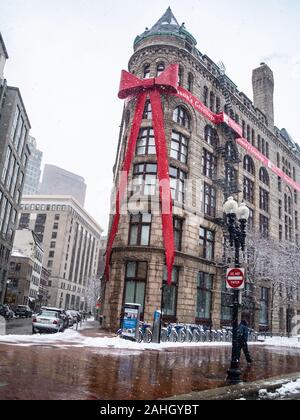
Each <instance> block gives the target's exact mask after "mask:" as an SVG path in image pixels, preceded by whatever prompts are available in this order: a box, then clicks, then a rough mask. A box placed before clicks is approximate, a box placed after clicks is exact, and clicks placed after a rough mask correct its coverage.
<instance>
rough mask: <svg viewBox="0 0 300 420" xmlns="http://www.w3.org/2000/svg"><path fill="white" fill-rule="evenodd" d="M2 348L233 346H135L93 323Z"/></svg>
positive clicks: (288, 342)
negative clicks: (13, 346) (12, 346)
mask: <svg viewBox="0 0 300 420" xmlns="http://www.w3.org/2000/svg"><path fill="white" fill-rule="evenodd" d="M0 344H8V345H18V346H25V347H30V346H44V345H45V346H51V347H62V346H63V347H79V348H82V347H90V348H93V347H94V348H112V349H129V350H137V351H143V350H165V349H169V348H180V347H185V348H188V347H192V348H193V347H228V346H231V343H230V342H204V343H202V342H201V343H186V342H184V343H170V342H168V343H160V344H155V343H149V344H148V343H136V342H133V341H129V340H124V339H122V338H120V337H117V336H115V335H114V334H111V333H106V332H105V331H102V330H100V329H99V328H98V323H97V322H95V321H94V320H93V319H89V320H87V321H86V322H85V323H83V325H82V326H81V327H79V328H78V331H76V329H73V328H69V329H67V330H65V331H64V332H63V333H57V334H36V335H2V336H0ZM249 345H250V346H252V345H255V346H275V347H288V348H296V349H298V348H299V349H300V341H299V339H298V337H294V338H281V337H273V338H267V339H266V340H265V341H264V342H256V343H249Z"/></svg>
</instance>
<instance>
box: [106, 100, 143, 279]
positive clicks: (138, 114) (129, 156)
mask: <svg viewBox="0 0 300 420" xmlns="http://www.w3.org/2000/svg"><path fill="white" fill-rule="evenodd" d="M146 98H147V94H146V93H142V94H140V95H139V97H138V99H137V104H136V109H135V114H134V118H133V122H132V129H131V133H130V137H129V140H128V146H127V149H126V154H125V159H124V162H123V168H122V173H120V174H119V176H120V180H119V188H118V191H117V194H116V209H115V211H116V213H115V215H114V218H113V222H112V226H111V229H110V234H109V240H108V244H107V249H106V261H105V278H106V280H108V279H109V265H110V258H111V254H112V247H113V244H114V240H115V237H116V235H117V232H118V227H119V221H120V211H121V204H122V200H123V199H124V196H125V195H126V193H127V188H126V187H127V181H128V174H129V171H130V168H131V163H132V160H133V157H134V154H135V147H136V141H137V138H138V135H139V131H140V127H141V123H142V118H143V112H144V108H145V103H146Z"/></svg>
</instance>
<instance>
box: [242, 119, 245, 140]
mask: <svg viewBox="0 0 300 420" xmlns="http://www.w3.org/2000/svg"><path fill="white" fill-rule="evenodd" d="M242 130H243V134H242V136H243V138H245V137H246V123H245V121H244V120H243V121H242Z"/></svg>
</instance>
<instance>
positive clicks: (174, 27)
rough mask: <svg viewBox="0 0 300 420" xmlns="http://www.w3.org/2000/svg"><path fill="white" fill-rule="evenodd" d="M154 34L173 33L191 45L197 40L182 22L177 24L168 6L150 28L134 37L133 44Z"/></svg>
mask: <svg viewBox="0 0 300 420" xmlns="http://www.w3.org/2000/svg"><path fill="white" fill-rule="evenodd" d="M154 35H173V36H177V37H179V38H181V39H185V40H187V41H188V42H189V43H190V44H192V45H193V46H195V45H196V44H197V41H196V40H195V38H194V37H193V36H192V35H191V34H190V33H189V32H188V31H187V30H186V28H185V26H184V24H182V25H181V26H180V25H179V23H178V21H177V19H176V18H175V16H174V15H173V12H172V10H171V8H170V7H168V9H167V11H166V13H165V14H164V15H163V16H162V17H161V18H160V19H159V21H158V22H157V23H156V24H155V25H154V26H153V27H152V28H151V29H146V31H145V32H144V33H142V34H141V35H138V36H137V37H136V39H135V41H134V46H136V45H137V44H138V43H139V42H140V41H142V40H143V39H145V38H148V37H150V36H154Z"/></svg>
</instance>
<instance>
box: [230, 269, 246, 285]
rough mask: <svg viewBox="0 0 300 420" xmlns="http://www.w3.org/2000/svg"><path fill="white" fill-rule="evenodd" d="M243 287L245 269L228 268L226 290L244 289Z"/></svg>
mask: <svg viewBox="0 0 300 420" xmlns="http://www.w3.org/2000/svg"><path fill="white" fill-rule="evenodd" d="M244 285H245V269H244V268H228V270H227V276H226V287H227V289H236V290H239V289H244Z"/></svg>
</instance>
